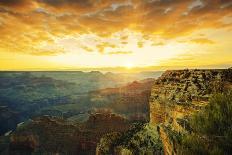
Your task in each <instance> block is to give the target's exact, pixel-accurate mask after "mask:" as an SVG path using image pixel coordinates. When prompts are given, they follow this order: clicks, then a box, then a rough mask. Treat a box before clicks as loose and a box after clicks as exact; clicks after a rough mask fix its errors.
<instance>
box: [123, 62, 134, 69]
mask: <svg viewBox="0 0 232 155" xmlns="http://www.w3.org/2000/svg"><path fill="white" fill-rule="evenodd" d="M124 67H125V68H127V69H132V68H133V67H134V65H133V63H131V62H127V63H125V65H124Z"/></svg>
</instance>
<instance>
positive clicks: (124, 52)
mask: <svg viewBox="0 0 232 155" xmlns="http://www.w3.org/2000/svg"><path fill="white" fill-rule="evenodd" d="M132 53H133V52H132V51H113V52H108V53H107V54H110V55H119V54H132Z"/></svg>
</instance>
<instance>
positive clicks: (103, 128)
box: [9, 114, 129, 155]
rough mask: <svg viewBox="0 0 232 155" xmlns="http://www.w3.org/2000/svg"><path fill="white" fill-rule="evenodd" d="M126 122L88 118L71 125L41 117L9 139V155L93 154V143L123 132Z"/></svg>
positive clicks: (102, 116) (107, 117)
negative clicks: (109, 134)
mask: <svg viewBox="0 0 232 155" xmlns="http://www.w3.org/2000/svg"><path fill="white" fill-rule="evenodd" d="M128 128H129V123H128V122H127V120H125V119H124V118H122V117H121V116H118V115H116V114H92V115H91V116H90V118H89V120H88V121H87V122H84V123H82V124H73V123H71V122H68V121H66V120H63V119H60V118H57V117H49V116H43V117H38V118H35V119H33V120H31V121H30V122H27V123H26V124H24V125H22V126H21V127H19V128H17V130H16V131H15V132H14V133H13V134H12V135H11V136H10V147H9V152H10V154H18V155H24V154H33V153H34V154H36V153H38V154H70V155H76V154H86V155H92V154H95V151H96V146H97V142H98V141H99V140H100V138H101V137H102V136H103V135H105V134H107V133H109V132H114V131H116V132H125V131H126V130H127V129H128Z"/></svg>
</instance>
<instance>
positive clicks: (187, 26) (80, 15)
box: [0, 0, 232, 54]
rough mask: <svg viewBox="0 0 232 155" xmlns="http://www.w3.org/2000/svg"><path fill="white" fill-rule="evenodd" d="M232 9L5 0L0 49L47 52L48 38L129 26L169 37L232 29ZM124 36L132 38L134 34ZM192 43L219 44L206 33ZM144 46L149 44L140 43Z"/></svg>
mask: <svg viewBox="0 0 232 155" xmlns="http://www.w3.org/2000/svg"><path fill="white" fill-rule="evenodd" d="M231 8H232V2H231V1H230V0H229V1H226V0H204V1H195V0H193V1H186V0H176V1H167V0H159V1H153V0H145V1H141V0H132V1H131V2H129V1H127V0H102V1H96V0H84V1H83V0H34V1H31V0H2V1H0V34H1V38H0V48H1V49H4V50H5V51H9V52H13V51H14V52H23V53H33V50H35V51H41V50H40V46H39V45H41V44H43V43H46V44H50V45H52V44H53V43H54V40H55V39H56V38H62V37H66V36H74V35H81V34H89V33H94V34H96V35H98V36H101V37H108V36H110V35H112V34H113V33H115V32H118V31H123V30H125V29H129V30H131V31H135V32H139V33H142V34H144V36H148V38H149V36H154V35H155V36H160V37H161V38H163V39H170V38H176V37H181V36H186V35H189V34H191V33H192V32H194V31H197V30H201V29H206V28H224V29H226V28H227V29H231V27H232V21H230V22H228V21H227V22H225V21H223V19H224V18H225V17H231V16H232V12H231ZM230 20H231V18H230ZM151 38H152V37H151ZM119 39H121V41H122V42H123V43H126V41H128V40H127V39H128V36H121V38H119ZM192 42H195V43H208V44H212V43H213V42H210V40H206V39H202V38H201V39H200V40H199V39H198V40H196V39H195V40H192ZM160 45H161V44H160ZM96 47H97V48H98V50H99V52H100V53H104V49H105V48H106V47H109V48H114V47H115V45H110V44H108V45H107V44H106V43H99V44H98V45H97V46H96ZM138 47H141V48H142V47H143V43H142V42H138ZM84 49H85V50H86V51H88V52H90V51H91V49H87V48H86V47H84ZM45 54H46V52H45Z"/></svg>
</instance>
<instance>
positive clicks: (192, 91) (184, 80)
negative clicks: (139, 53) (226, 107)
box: [150, 69, 232, 155]
mask: <svg viewBox="0 0 232 155" xmlns="http://www.w3.org/2000/svg"><path fill="white" fill-rule="evenodd" d="M229 89H232V69H221V70H219V69H218V70H174V71H166V72H165V73H163V75H162V76H161V77H160V78H158V79H157V80H156V81H155V82H154V84H153V87H152V90H151V97H150V123H151V124H152V125H155V126H158V131H159V134H160V137H161V139H162V143H163V147H164V152H165V154H167V155H169V154H177V152H178V150H177V148H178V142H179V136H180V134H181V133H184V132H187V131H189V130H190V128H189V124H188V120H189V117H190V116H191V115H192V114H193V113H195V112H196V111H199V110H200V109H202V107H204V106H205V105H207V103H208V101H209V97H210V96H211V95H212V94H214V93H218V92H223V91H226V90H229Z"/></svg>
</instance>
